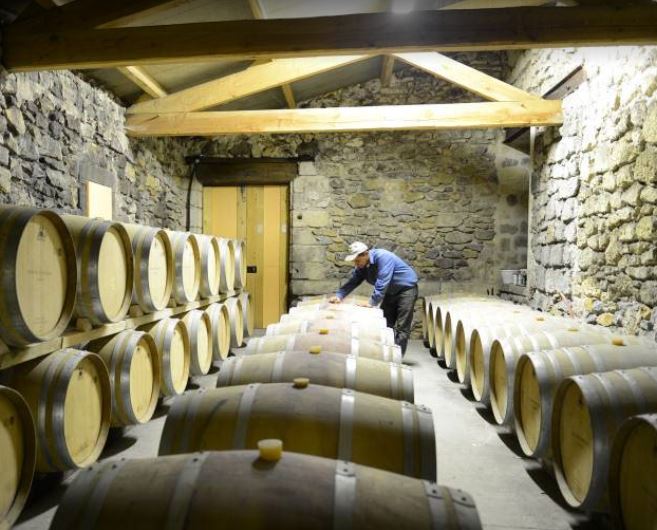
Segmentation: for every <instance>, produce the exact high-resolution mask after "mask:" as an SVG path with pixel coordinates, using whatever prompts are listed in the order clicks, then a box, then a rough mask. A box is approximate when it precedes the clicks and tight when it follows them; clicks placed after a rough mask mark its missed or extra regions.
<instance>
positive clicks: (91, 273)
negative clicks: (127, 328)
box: [62, 215, 134, 325]
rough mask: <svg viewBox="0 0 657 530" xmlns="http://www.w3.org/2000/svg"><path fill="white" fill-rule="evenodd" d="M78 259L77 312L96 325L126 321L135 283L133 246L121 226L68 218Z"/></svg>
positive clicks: (67, 221) (65, 218) (71, 216)
mask: <svg viewBox="0 0 657 530" xmlns="http://www.w3.org/2000/svg"><path fill="white" fill-rule="evenodd" d="M62 219H63V220H64V222H65V223H66V226H67V227H68V229H69V231H70V232H71V235H72V236H73V241H74V242H75V248H76V254H77V258H78V288H77V302H76V305H75V312H76V313H77V315H78V316H80V317H82V318H86V319H87V320H89V321H90V322H91V323H92V324H95V325H101V324H107V323H110V322H117V321H119V320H121V319H123V318H124V317H125V315H126V313H127V312H128V309H130V302H131V301H132V288H133V283H134V276H133V275H134V262H133V256H132V244H131V243H130V237H129V236H128V232H127V231H126V229H125V228H124V227H123V225H122V224H120V223H113V222H111V221H104V220H102V219H89V218H88V217H81V216H77V215H64V216H62Z"/></svg>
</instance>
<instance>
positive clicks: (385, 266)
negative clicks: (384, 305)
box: [336, 248, 417, 305]
mask: <svg viewBox="0 0 657 530" xmlns="http://www.w3.org/2000/svg"><path fill="white" fill-rule="evenodd" d="M363 281H367V283H369V284H370V285H374V292H373V293H372V296H371V297H370V304H371V305H378V304H379V303H380V302H381V300H383V297H384V296H385V294H386V291H387V290H388V288H390V287H393V288H405V287H413V286H414V285H415V284H417V274H416V273H415V271H414V270H413V268H412V267H411V266H410V265H408V264H407V263H406V262H405V261H404V260H402V259H401V258H400V257H399V256H397V255H396V254H394V253H392V252H390V251H389V250H384V249H382V248H373V249H370V262H369V264H368V265H367V266H365V267H363V268H362V269H359V268H357V267H355V268H354V270H353V272H352V273H351V277H350V278H349V280H348V281H347V283H345V284H344V285H343V286H342V287H340V289H338V292H337V293H336V296H337V297H338V298H339V299H340V300H342V299H343V298H344V297H345V296H347V295H348V294H349V293H350V292H351V291H353V290H354V289H355V288H356V287H358V286H359V285H360V284H361V283H363Z"/></svg>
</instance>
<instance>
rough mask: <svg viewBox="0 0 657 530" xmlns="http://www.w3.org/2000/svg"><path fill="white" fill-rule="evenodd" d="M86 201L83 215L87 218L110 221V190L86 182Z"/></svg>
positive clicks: (107, 187) (100, 185) (106, 187)
mask: <svg viewBox="0 0 657 530" xmlns="http://www.w3.org/2000/svg"><path fill="white" fill-rule="evenodd" d="M85 184H86V192H87V194H86V195H87V197H86V198H87V200H86V204H85V212H84V214H85V215H86V216H87V217H100V218H101V219H107V220H108V221H111V220H112V188H110V187H109V186H103V185H102V184H97V183H95V182H91V181H90V180H88V181H87V182H86V183H85Z"/></svg>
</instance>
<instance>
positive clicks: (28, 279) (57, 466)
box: [0, 206, 252, 527]
mask: <svg viewBox="0 0 657 530" xmlns="http://www.w3.org/2000/svg"><path fill="white" fill-rule="evenodd" d="M236 245H238V246H239V248H240V249H241V251H242V252H243V242H236V241H234V240H230V239H220V238H217V237H214V236H205V235H198V234H191V233H186V232H175V231H166V230H162V229H159V228H153V227H148V226H141V225H134V224H122V223H117V222H111V221H103V220H100V219H90V218H86V217H81V216H74V215H58V214H57V213H55V212H52V211H48V210H37V209H33V208H19V207H12V206H0V256H2V257H1V258H0V259H2V260H3V275H2V282H3V286H2V289H0V339H1V340H2V342H3V343H4V344H5V345H6V348H4V347H3V349H4V351H5V352H7V353H0V356H2V355H7V356H10V357H20V355H21V352H30V351H40V350H43V351H44V352H50V353H48V354H47V355H45V356H42V357H40V358H34V357H37V356H38V355H27V356H26V359H29V360H26V361H25V362H20V363H18V364H16V363H15V362H10V363H7V364H14V366H11V367H10V368H6V369H4V370H0V383H2V385H4V386H0V460H1V461H2V462H3V465H2V475H3V478H2V479H1V480H0V482H1V483H2V488H0V489H2V491H1V492H0V527H5V526H10V525H11V524H12V523H13V522H14V521H15V519H16V518H17V517H18V515H19V513H20V511H21V508H22V507H23V504H24V502H25V499H26V497H27V493H28V491H29V489H30V484H31V481H32V475H33V473H34V472H35V470H36V471H38V472H43V473H49V472H58V471H66V470H71V469H77V468H82V467H87V466H89V465H90V464H92V463H93V462H95V461H96V460H97V458H98V456H99V455H100V453H101V452H102V450H103V448H104V445H105V442H106V439H107V436H108V431H109V428H110V427H111V426H119V427H120V426H126V425H134V424H140V423H144V422H147V421H149V420H150V419H151V417H152V416H153V414H154V411H155V408H156V406H157V403H158V398H159V397H160V396H172V395H178V394H180V393H182V392H183V391H184V390H185V388H186V386H187V381H188V378H189V376H190V374H191V375H202V374H207V373H208V372H209V370H210V368H211V365H212V363H213V361H214V360H223V359H224V358H226V357H227V355H228V352H229V348H230V341H231V331H230V330H231V329H232V328H233V327H235V326H237V327H239V328H240V329H241V330H242V332H241V334H240V337H242V336H244V335H245V334H246V333H248V332H249V331H252V322H249V321H248V316H249V315H250V313H248V312H247V318H246V319H245V318H243V316H242V314H241V309H242V305H243V304H247V305H248V300H249V298H248V297H249V295H248V293H246V292H238V293H235V292H234V287H235V252H234V248H235V246H236ZM242 278H243V277H242ZM231 295H234V296H231ZM221 300H224V301H221ZM235 304H239V314H238V312H237V310H236V309H233V310H232V312H231V311H229V308H232V307H233V306H234V305H235ZM188 306H189V307H188ZM128 313H129V314H130V316H131V317H133V318H128ZM233 318H234V319H235V321H233V320H232V319H233ZM119 324H120V325H119ZM123 324H125V325H123ZM113 326H114V327H113ZM71 328H75V329H73V330H71ZM112 329H121V331H120V332H118V333H117V332H116V331H114V332H112V331H111V330H112ZM67 330H69V331H70V333H69V332H68V331H67ZM87 332H88V333H87ZM69 336H74V337H78V338H79V340H80V342H79V343H78V344H71V346H74V347H69V348H65V349H58V348H61V344H64V343H66V344H70V343H71V342H73V341H72V340H71V339H69V338H68V337H69ZM87 337H88V338H87ZM90 339H91V340H90ZM241 340H242V338H240V341H241ZM51 341H52V343H53V344H60V346H59V347H57V346H55V347H54V349H52V350H49V349H48V348H47V347H46V346H47V344H48V343H50V342H51ZM39 343H41V344H39ZM35 345H37V346H35ZM234 345H237V344H236V343H234ZM0 351H3V350H0ZM41 355H43V353H42V354H41ZM3 360H4V359H3ZM3 364H4V363H3ZM5 463H6V465H5ZM5 470H6V473H5Z"/></svg>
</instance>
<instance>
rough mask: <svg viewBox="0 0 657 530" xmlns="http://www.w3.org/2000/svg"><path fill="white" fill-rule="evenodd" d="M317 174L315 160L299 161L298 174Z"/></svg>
mask: <svg viewBox="0 0 657 530" xmlns="http://www.w3.org/2000/svg"><path fill="white" fill-rule="evenodd" d="M307 175H317V167H316V166H315V162H299V176H302V177H303V176H307Z"/></svg>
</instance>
